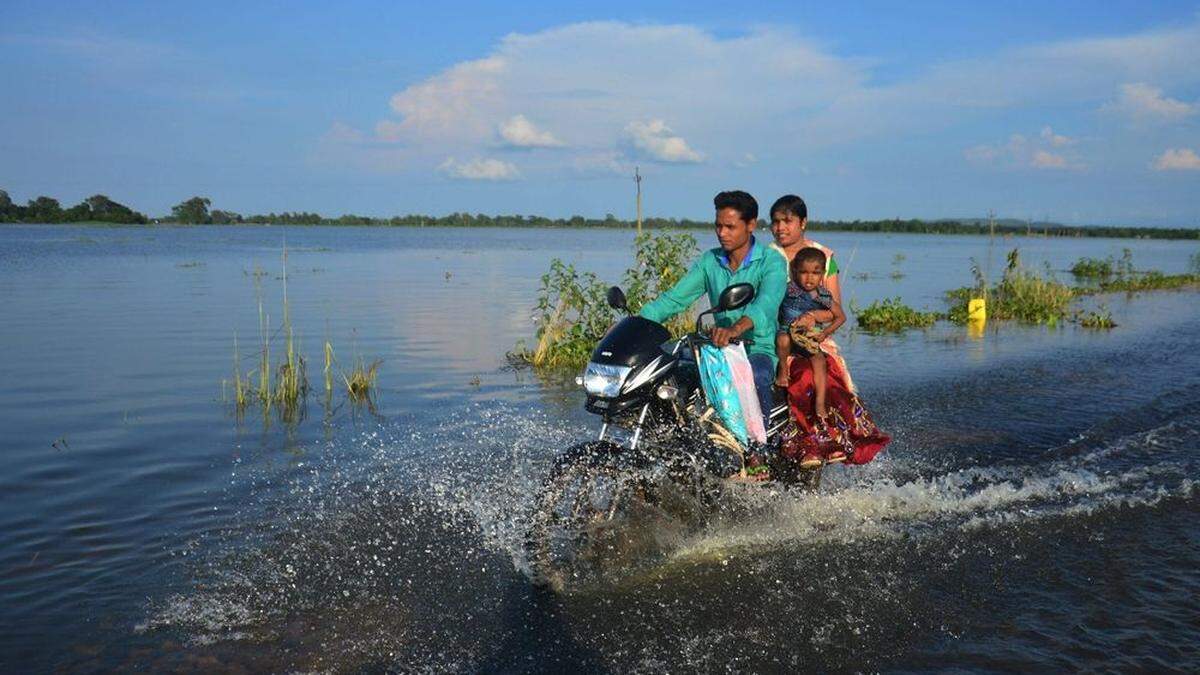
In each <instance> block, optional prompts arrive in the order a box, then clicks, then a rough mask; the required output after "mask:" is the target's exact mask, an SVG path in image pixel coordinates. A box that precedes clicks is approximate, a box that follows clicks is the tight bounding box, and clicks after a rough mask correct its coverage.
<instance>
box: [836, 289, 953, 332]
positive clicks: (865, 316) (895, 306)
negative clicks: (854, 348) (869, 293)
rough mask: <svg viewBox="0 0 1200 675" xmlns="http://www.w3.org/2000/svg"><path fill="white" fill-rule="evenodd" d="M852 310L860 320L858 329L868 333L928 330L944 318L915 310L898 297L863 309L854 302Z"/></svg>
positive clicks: (936, 314) (932, 313) (874, 303)
mask: <svg viewBox="0 0 1200 675" xmlns="http://www.w3.org/2000/svg"><path fill="white" fill-rule="evenodd" d="M850 309H851V311H853V312H854V314H855V316H856V317H857V318H858V327H859V328H862V329H863V330H865V331H867V332H885V333H898V332H900V331H904V330H907V329H909V328H928V327H930V326H932V325H933V324H934V323H935V322H937V320H938V319H940V318H942V315H941V314H938V313H937V312H921V311H918V310H915V309H913V308H912V307H909V306H908V305H906V304H904V303H903V302H901V301H900V298H898V297H897V298H887V299H885V300H883V301H876V302H872V303H871V304H870V305H867V306H866V307H863V308H861V309H860V308H858V307H855V306H854V303H853V302H852V303H851V307H850Z"/></svg>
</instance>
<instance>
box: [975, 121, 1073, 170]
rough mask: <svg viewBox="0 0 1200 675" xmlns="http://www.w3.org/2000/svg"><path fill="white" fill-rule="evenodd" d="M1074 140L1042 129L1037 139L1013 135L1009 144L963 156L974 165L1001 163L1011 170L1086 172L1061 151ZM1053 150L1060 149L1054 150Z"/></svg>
mask: <svg viewBox="0 0 1200 675" xmlns="http://www.w3.org/2000/svg"><path fill="white" fill-rule="evenodd" d="M1075 142H1076V141H1075V139H1073V138H1070V137H1068V136H1062V135H1060V134H1056V133H1054V130H1053V129H1051V128H1050V127H1048V126H1046V127H1042V131H1041V133H1039V134H1038V136H1037V138H1033V139H1031V138H1028V137H1026V136H1025V135H1023V134H1013V135H1011V136H1009V137H1008V142H1007V143H1003V144H1000V143H997V144H992V145H976V146H974V147H970V148H967V149H966V150H964V151H963V156H964V157H966V158H967V160H968V161H970V162H973V163H975V164H999V165H1002V166H1005V167H1008V168H1033V169H1083V168H1086V167H1085V165H1084V164H1083V162H1081V161H1078V160H1077V159H1074V158H1072V157H1070V156H1068V155H1066V154H1065V153H1064V151H1063V150H1062V148H1065V147H1066V146H1069V145H1073V144H1074V143H1075ZM1051 149H1058V150H1057V151H1053V152H1052V151H1051Z"/></svg>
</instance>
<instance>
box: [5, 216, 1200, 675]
mask: <svg viewBox="0 0 1200 675" xmlns="http://www.w3.org/2000/svg"><path fill="white" fill-rule="evenodd" d="M815 234H817V237H818V239H820V240H821V241H822V242H823V243H825V244H827V245H830V246H832V247H834V248H835V249H836V250H837V251H838V256H839V258H840V260H841V263H842V267H843V269H844V270H845V273H844V276H843V285H844V289H845V291H844V293H845V297H846V299H847V302H848V303H849V300H851V299H853V300H854V301H855V302H856V303H857V304H858V305H860V306H862V305H865V304H867V303H869V302H870V301H872V300H875V299H879V298H884V297H890V296H897V295H898V296H901V297H903V298H904V300H905V301H906V302H907V303H908V304H910V305H914V306H917V307H921V308H928V309H942V308H944V305H943V303H942V301H941V293H942V291H944V290H946V289H948V288H951V287H955V286H961V285H966V284H969V283H970V281H971V273H970V265H971V259H972V258H974V259H975V260H977V261H979V263H980V264H981V266H982V267H983V268H984V269H985V271H994V274H995V275H998V274H999V272H1000V270H1001V269H1002V266H1003V261H1004V254H1005V253H1006V252H1007V251H1008V250H1009V249H1011V248H1012V247H1020V249H1021V254H1022V258H1023V259H1024V260H1025V261H1026V262H1028V263H1029V264H1032V265H1035V266H1042V265H1049V266H1050V268H1052V269H1055V270H1062V269H1064V268H1066V267H1069V266H1070V264H1071V263H1072V262H1074V261H1075V260H1076V259H1078V258H1079V257H1081V256H1092V257H1105V256H1109V255H1112V256H1119V255H1120V254H1121V250H1122V248H1125V247H1128V248H1130V249H1132V251H1133V255H1134V262H1135V264H1137V265H1138V266H1139V267H1145V268H1156V269H1160V270H1162V271H1164V272H1181V271H1184V270H1185V269H1187V267H1188V265H1189V259H1190V258H1191V256H1192V255H1194V254H1196V253H1197V251H1198V250H1200V245H1197V244H1196V243H1194V242H1188V243H1183V242H1155V241H1140V240H1068V239H1049V240H1048V239H1042V238H1020V237H1016V238H1001V239H998V240H996V241H995V242H994V243H989V241H988V239H987V238H985V237H938V236H920V235H912V236H902V235H853V234H845V233H829V234H820V233H815ZM696 236H698V237H699V238H700V239H701V243H702V245H704V246H708V245H711V244H710V242H709V238H710V235H709V233H707V232H697V233H696ZM631 240H632V237H631V235H630V234H629V233H623V232H612V231H588V230H516V231H513V230H490V229H488V230H485V229H479V230H467V229H403V228H395V229H392V228H378V229H375V228H319V227H303V228H283V227H247V228H234V227H195V228H169V227H157V228H97V227H59V226H0V316H2V317H3V321H2V322H0V347H2V348H0V373H3V386H2V387H0V430H3V434H2V435H0V451H2V452H3V458H4V469H5V470H4V471H3V472H2V473H0V495H3V497H2V498H0V541H3V546H2V547H0V668H2V669H3V670H4V671H6V672H10V671H11V672H36V671H46V670H52V669H53V670H61V671H65V672H79V671H95V670H110V669H122V670H135V669H137V670H146V669H150V670H186V669H193V668H194V669H204V670H221V671H299V672H309V671H364V670H365V671H403V672H409V671H422V672H446V671H450V672H479V671H482V672H544V671H562V670H571V671H582V670H586V671H589V672H606V671H613V672H661V671H664V670H671V671H691V670H700V671H722V670H729V671H735V672H737V671H757V672H763V671H767V672H770V671H795V670H820V671H825V670H881V671H897V670H901V671H925V670H944V669H947V668H952V669H972V670H975V669H985V670H1021V671H1027V670H1078V669H1116V670H1165V669H1178V670H1182V671H1192V672H1195V671H1196V670H1197V669H1200V609H1198V604H1197V598H1200V495H1198V494H1197V485H1196V483H1195V480H1196V478H1195V477H1196V475H1197V469H1198V468H1200V459H1198V455H1197V450H1198V449H1200V448H1198V446H1200V312H1197V310H1196V307H1197V300H1198V296H1197V293H1196V292H1195V291H1191V290H1189V291H1180V292H1158V293H1150V294H1140V295H1135V296H1125V295H1114V296H1106V297H1100V298H1096V299H1094V300H1089V303H1091V305H1096V304H1103V305H1104V306H1105V307H1107V309H1109V310H1111V312H1112V314H1113V316H1114V318H1115V319H1116V321H1117V322H1118V323H1119V324H1120V325H1119V326H1118V327H1117V328H1116V329H1114V330H1111V331H1100V332H1096V331H1088V330H1085V329H1081V328H1078V327H1076V326H1074V325H1070V324H1068V325H1065V326H1059V327H1054V328H1046V327H1035V328H1024V327H1017V326H1002V327H999V328H989V330H988V331H987V332H986V333H985V334H984V335H983V336H982V338H972V337H970V336H968V335H967V334H966V332H965V331H964V330H963V329H960V328H958V327H954V326H949V325H939V326H938V327H936V328H933V329H930V330H927V331H912V332H909V333H907V334H904V335H901V336H890V337H872V336H868V335H863V334H857V333H855V332H854V331H852V330H846V329H844V332H845V334H844V335H843V336H842V337H840V342H841V344H842V345H843V349H844V353H845V355H846V357H847V360H848V363H849V365H850V367H851V369H852V371H853V373H854V376H855V379H856V381H857V383H858V385H859V388H860V390H861V392H862V393H863V395H864V398H865V400H866V402H867V404H868V406H869V407H870V408H871V410H872V412H873V413H874V415H875V418H876V421H877V422H878V423H879V424H880V426H882V427H883V428H884V429H886V430H887V431H889V432H891V433H892V434H893V435H894V437H895V441H894V442H893V444H892V445H891V446H890V447H889V448H888V450H887V451H886V452H885V453H884V454H883V455H881V457H880V459H878V460H877V461H876V462H874V463H872V464H870V465H868V466H865V467H844V468H843V467H838V468H835V469H831V470H830V471H829V475H828V477H827V480H826V481H825V483H824V484H823V485H822V487H821V490H820V491H819V492H818V493H817V494H814V495H797V494H792V493H776V492H772V491H770V490H758V489H754V488H747V492H746V494H745V495H742V496H741V497H740V499H743V500H744V501H745V503H746V505H747V508H746V509H745V513H743V514H740V515H739V514H738V513H733V514H730V515H729V516H728V517H722V518H716V519H714V520H713V521H712V523H711V524H710V525H708V526H706V527H704V528H701V529H699V530H692V531H687V532H686V533H681V534H680V533H677V536H674V537H663V542H664V543H663V544H662V545H663V550H662V556H661V559H660V560H659V561H658V562H657V563H655V564H654V565H652V566H650V567H646V566H638V565H631V566H630V568H629V571H628V573H622V570H614V574H613V576H612V579H611V581H610V582H606V583H604V584H599V585H593V586H590V587H587V588H580V589H575V590H574V591H572V592H569V593H566V594H563V595H555V594H552V593H548V592H545V591H542V590H539V589H537V588H535V587H534V586H533V585H531V583H530V581H529V579H528V576H527V574H526V565H525V560H524V556H523V552H522V550H521V540H522V536H523V532H524V525H525V523H526V522H527V519H528V509H529V505H530V501H531V499H532V496H533V492H534V490H535V489H536V486H537V484H538V482H539V480H540V479H541V477H542V475H544V473H545V471H546V470H547V467H548V466H549V463H550V461H551V459H552V457H553V456H554V454H555V452H556V451H558V450H560V449H562V448H565V447H567V446H568V445H570V444H572V443H575V442H578V441H580V440H584V439H587V438H589V437H591V436H593V435H594V434H595V433H596V427H597V425H596V421H595V420H594V419H591V416H589V415H588V414H587V413H585V412H584V411H583V410H582V402H583V400H582V395H581V392H579V391H577V390H576V389H575V388H574V387H573V386H571V385H570V384H569V383H568V384H563V383H560V382H545V381H542V380H540V379H538V378H537V377H534V376H533V375H532V374H530V373H529V372H527V371H518V370H512V369H511V368H508V367H507V366H506V361H505V352H506V351H507V350H509V349H511V348H512V346H513V345H514V343H515V342H516V341H517V340H518V339H521V338H526V339H528V338H529V337H530V336H531V335H532V334H533V331H534V329H535V326H534V324H533V322H532V312H531V307H532V305H533V304H534V302H535V299H536V291H537V288H538V283H539V277H540V275H541V274H542V273H543V272H544V271H545V270H546V268H547V266H548V263H549V261H550V260H551V259H552V258H554V257H560V258H563V259H565V260H567V261H568V262H572V263H574V264H576V265H577V266H578V267H579V268H580V269H582V270H588V271H594V272H596V273H597V274H599V275H600V276H601V278H605V279H612V280H615V279H616V278H617V277H618V275H619V273H620V271H621V270H622V269H623V268H624V267H625V264H626V262H627V261H628V259H629V246H630V243H631ZM285 246H286V249H287V252H288V253H287V271H288V274H287V294H288V300H289V304H290V313H291V319H292V323H293V325H294V326H295V335H296V338H297V340H298V343H299V349H300V352H301V353H302V354H303V355H304V357H305V358H306V360H307V371H308V376H309V381H310V383H311V385H312V387H313V390H312V391H311V392H310V394H309V396H308V397H307V403H306V405H305V407H304V409H303V411H302V414H301V415H296V416H291V417H289V418H288V419H281V417H280V416H279V415H278V414H277V412H274V411H273V412H271V413H270V414H269V415H268V416H266V417H265V418H264V416H263V415H262V414H261V413H259V412H255V411H253V410H251V411H248V412H246V413H245V414H244V415H238V414H237V413H236V411H235V409H234V406H233V405H232V403H231V402H230V401H229V397H230V396H231V390H230V386H229V383H228V380H231V379H232V377H233V372H234V368H235V366H234V360H235V337H236V340H237V357H238V358H239V359H240V363H239V366H238V367H239V368H240V369H241V370H242V371H249V370H250V369H252V368H253V366H254V363H253V360H254V358H255V355H256V354H255V351H256V349H257V348H258V344H259V301H258V298H259V297H260V296H261V297H262V301H263V305H262V306H263V313H264V315H269V322H270V326H271V332H272V334H273V340H272V342H271V350H272V359H277V358H278V357H279V355H280V354H281V353H282V336H281V335H279V334H278V326H279V324H280V320H281V318H282V306H283V302H282V295H283V285H284V280H283V270H284V266H283V260H282V252H283V250H284V248H285ZM897 254H899V255H902V256H904V258H903V259H902V260H898V259H897ZM989 256H990V261H989ZM893 272H895V273H896V278H893ZM864 274H865V275H867V276H866V278H863V275H864ZM901 275H902V276H901ZM256 286H257V287H260V288H261V291H256ZM852 323H853V321H851V323H850V324H847V325H848V326H849V325H852ZM327 339H328V340H329V341H331V342H332V344H333V346H334V351H335V356H336V359H337V363H336V364H335V366H334V371H335V376H336V374H337V373H339V372H340V371H342V370H349V369H350V368H351V366H352V365H353V364H354V363H355V361H356V360H357V359H359V358H361V359H363V360H364V361H365V362H368V363H369V362H370V361H373V360H374V359H382V360H383V363H382V366H381V369H380V371H379V372H380V374H379V388H378V392H377V395H376V396H375V399H374V402H373V404H372V405H363V404H356V403H354V402H352V401H348V400H347V399H346V396H345V395H344V394H343V393H342V392H341V390H340V389H337V390H336V391H334V392H333V393H332V395H331V396H328V397H327V396H326V395H325V391H324V384H323V375H322V372H321V370H322V365H323V364H322V353H323V352H322V346H323V344H324V342H325V341H326V340H327ZM746 514H751V515H746Z"/></svg>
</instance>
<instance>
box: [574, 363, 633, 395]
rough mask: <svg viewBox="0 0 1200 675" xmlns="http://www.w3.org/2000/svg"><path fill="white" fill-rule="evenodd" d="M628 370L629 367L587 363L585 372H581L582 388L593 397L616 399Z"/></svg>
mask: <svg viewBox="0 0 1200 675" xmlns="http://www.w3.org/2000/svg"><path fill="white" fill-rule="evenodd" d="M630 370H631V369H630V368H629V366H609V365H605V364H603V363H589V364H588V365H587V370H585V371H583V388H584V389H585V390H586V391H587V393H589V394H591V395H593V396H602V397H604V398H616V397H617V394H620V393H621V385H622V384H623V383H624V382H625V378H626V377H628V376H629V371H630Z"/></svg>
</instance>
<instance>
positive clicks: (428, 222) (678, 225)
mask: <svg viewBox="0 0 1200 675" xmlns="http://www.w3.org/2000/svg"><path fill="white" fill-rule="evenodd" d="M211 206H212V200H211V199H209V198H207V197H199V196H197V197H192V198H190V199H187V200H184V201H182V202H180V203H178V204H176V205H175V206H173V207H171V215H169V216H166V217H163V218H161V219H159V220H157V221H155V222H159V221H161V222H168V223H179V224H187V225H240V224H259V225H266V224H271V225H373V226H392V227H546V228H550V227H578V228H583V227H609V228H617V229H631V228H633V227H635V223H634V222H633V221H631V220H622V219H620V218H617V217H616V216H614V215H613V214H611V213H609V214H607V215H605V217H604V218H584V217H583V216H572V217H570V218H547V217H545V216H523V215H497V216H488V215H484V214H482V213H477V214H470V213H451V214H450V215H447V216H440V217H438V216H424V215H419V214H413V215H406V216H392V217H391V218H373V217H370V216H359V215H355V214H349V213H348V214H345V215H342V216H339V217H337V218H326V217H325V216H322V215H321V214H319V213H309V212H305V211H296V212H291V211H284V212H283V213H273V212H272V213H267V214H259V215H250V216H243V215H241V214H239V213H235V212H233V211H225V210H222V209H211V208H210V207H211ZM147 221H148V219H147V218H146V216H144V215H142V214H141V213H138V212H136V211H133V210H131V209H129V208H128V207H126V206H124V205H122V204H118V203H117V202H114V201H112V200H111V199H109V198H108V197H105V196H104V195H95V196H93V197H88V198H87V199H85V200H83V202H81V203H79V204H78V205H76V206H72V207H71V208H69V209H65V210H64V209H62V208H61V207H60V206H59V203H58V201H57V200H54V199H51V198H50V197H38V198H37V199H32V200H30V201H29V203H28V204H27V205H26V206H19V205H17V204H14V203H13V202H12V200H11V199H10V198H9V196H8V193H7V192H5V191H3V190H0V222H9V223H75V222H108V223H146V222H147ZM767 225H768V223H766V222H765V221H759V227H760V228H764V229H765V228H766V227H767ZM642 226H643V227H645V228H647V229H652V230H667V229H708V228H710V227H712V222H711V221H707V220H704V221H701V220H689V219H678V218H647V219H645V220H643V222H642ZM812 227H813V229H815V230H825V231H842V232H898V233H913V234H989V233H990V232H994V233H996V234H1001V235H1013V234H1017V235H1024V234H1029V235H1042V236H1050V237H1113V238H1126V239H1129V238H1138V239H1200V229H1197V228H1191V229H1182V228H1180V229H1176V228H1169V227H1130V226H1075V225H1061V224H1059V223H1032V222H1028V223H1027V222H1020V221H1015V220H1011V219H1007V220H999V221H996V222H994V223H989V222H988V221H987V220H983V219H962V220H953V219H948V220H917V219H910V220H901V219H898V218H893V219H885V220H853V221H848V220H829V221H813V223H812Z"/></svg>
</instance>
